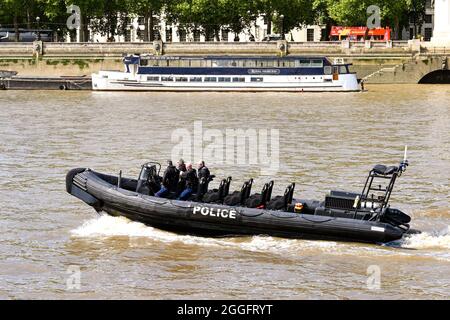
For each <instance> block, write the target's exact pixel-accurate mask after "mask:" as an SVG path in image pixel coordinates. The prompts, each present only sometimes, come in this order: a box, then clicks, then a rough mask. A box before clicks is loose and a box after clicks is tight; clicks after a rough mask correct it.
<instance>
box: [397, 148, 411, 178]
mask: <svg viewBox="0 0 450 320" xmlns="http://www.w3.org/2000/svg"><path fill="white" fill-rule="evenodd" d="M408 166H409V162H408V146H405V155H404V156H403V161H402V163H400V168H399V169H400V175H401V173H403V172H405V171H406V168H407V167H408ZM400 175H399V176H400Z"/></svg>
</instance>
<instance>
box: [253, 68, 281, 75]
mask: <svg viewBox="0 0 450 320" xmlns="http://www.w3.org/2000/svg"><path fill="white" fill-rule="evenodd" d="M248 74H280V70H279V69H249V70H248Z"/></svg>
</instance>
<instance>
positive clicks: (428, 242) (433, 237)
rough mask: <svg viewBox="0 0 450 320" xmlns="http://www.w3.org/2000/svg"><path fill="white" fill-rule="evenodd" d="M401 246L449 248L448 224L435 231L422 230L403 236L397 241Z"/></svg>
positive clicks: (449, 231)
mask: <svg viewBox="0 0 450 320" xmlns="http://www.w3.org/2000/svg"><path fill="white" fill-rule="evenodd" d="M399 245H400V247H402V248H408V249H418V250H421V249H450V226H447V228H446V229H444V230H441V231H437V232H424V233H421V234H415V235H411V236H408V237H405V238H404V239H402V240H401V241H399Z"/></svg>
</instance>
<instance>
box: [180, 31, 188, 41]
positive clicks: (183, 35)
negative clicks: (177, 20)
mask: <svg viewBox="0 0 450 320" xmlns="http://www.w3.org/2000/svg"><path fill="white" fill-rule="evenodd" d="M178 35H179V36H180V42H186V40H187V39H186V38H187V34H186V30H183V29H180V30H178Z"/></svg>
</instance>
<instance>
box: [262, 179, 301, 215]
mask: <svg viewBox="0 0 450 320" xmlns="http://www.w3.org/2000/svg"><path fill="white" fill-rule="evenodd" d="M294 190H295V183H292V184H291V185H289V186H288V187H287V188H286V191H285V192H284V196H277V197H275V198H274V199H273V200H271V201H270V202H269V203H268V204H267V209H269V210H284V211H287V210H288V207H289V205H290V204H291V203H292V200H293V199H294Z"/></svg>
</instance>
